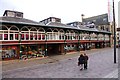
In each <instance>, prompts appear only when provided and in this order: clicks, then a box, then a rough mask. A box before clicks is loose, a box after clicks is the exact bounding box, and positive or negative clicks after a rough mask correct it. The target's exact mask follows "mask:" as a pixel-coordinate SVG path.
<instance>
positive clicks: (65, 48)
mask: <svg viewBox="0 0 120 80" xmlns="http://www.w3.org/2000/svg"><path fill="white" fill-rule="evenodd" d="M66 37H67V35H66V34H65V40H64V45H65V46H64V50H65V54H66V50H67V43H66Z"/></svg>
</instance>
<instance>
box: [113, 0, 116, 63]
mask: <svg viewBox="0 0 120 80" xmlns="http://www.w3.org/2000/svg"><path fill="white" fill-rule="evenodd" d="M113 25H114V63H116V29H115V9H114V0H113Z"/></svg>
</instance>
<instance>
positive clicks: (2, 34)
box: [0, 25, 9, 40]
mask: <svg viewBox="0 0 120 80" xmlns="http://www.w3.org/2000/svg"><path fill="white" fill-rule="evenodd" d="M0 27H1V28H2V29H0V40H9V37H8V34H9V33H8V27H7V26H5V25H0Z"/></svg>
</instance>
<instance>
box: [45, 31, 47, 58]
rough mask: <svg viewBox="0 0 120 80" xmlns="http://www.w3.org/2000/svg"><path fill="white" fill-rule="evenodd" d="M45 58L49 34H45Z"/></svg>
mask: <svg viewBox="0 0 120 80" xmlns="http://www.w3.org/2000/svg"><path fill="white" fill-rule="evenodd" d="M45 56H47V33H45Z"/></svg>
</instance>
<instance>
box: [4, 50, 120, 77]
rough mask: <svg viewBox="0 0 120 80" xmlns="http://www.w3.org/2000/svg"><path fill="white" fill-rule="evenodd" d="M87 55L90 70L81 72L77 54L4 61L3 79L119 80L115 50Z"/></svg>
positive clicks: (89, 51) (90, 51) (89, 52)
mask: <svg viewBox="0 0 120 80" xmlns="http://www.w3.org/2000/svg"><path fill="white" fill-rule="evenodd" d="M86 53H87V54H88V56H89V64H88V67H89V68H88V70H83V71H79V67H78V66H77V58H78V56H79V54H80V53H78V52H77V53H76V52H75V53H69V54H66V55H59V56H52V57H47V58H43V59H40V58H37V59H30V60H13V61H3V64H2V70H3V74H2V77H3V78H118V74H117V73H118V59H117V64H114V63H113V48H105V49H98V50H97V49H95V50H88V51H86ZM91 53H92V54H91ZM117 53H118V49H117ZM117 58H118V56H117ZM111 75H112V76H111Z"/></svg>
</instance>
